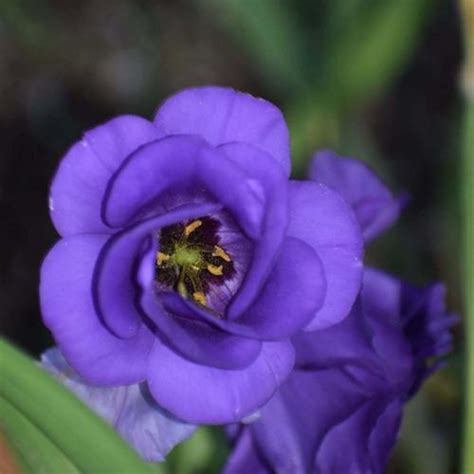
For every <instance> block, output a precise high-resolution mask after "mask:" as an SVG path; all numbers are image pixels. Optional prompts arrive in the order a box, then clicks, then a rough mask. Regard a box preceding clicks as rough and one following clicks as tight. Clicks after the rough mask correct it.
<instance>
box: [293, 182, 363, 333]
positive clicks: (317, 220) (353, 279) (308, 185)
mask: <svg viewBox="0 0 474 474" xmlns="http://www.w3.org/2000/svg"><path fill="white" fill-rule="evenodd" d="M288 235H290V236H293V237H297V238H299V239H301V240H303V241H304V242H306V243H308V244H309V245H311V246H312V247H313V248H314V249H315V250H316V253H317V254H318V256H319V258H320V259H321V261H322V263H323V268H324V275H325V278H326V284H327V291H326V297H325V299H324V302H323V305H322V307H321V308H320V309H319V310H318V311H317V312H316V314H315V317H314V319H313V320H312V321H311V322H310V323H309V324H308V326H307V327H306V329H307V330H308V331H313V330H315V329H323V328H326V327H329V326H332V325H334V324H336V323H338V322H339V321H341V320H342V319H343V318H345V317H346V316H347V314H348V313H349V311H350V309H351V307H352V305H353V303H354V301H355V298H356V296H357V293H358V292H359V289H360V284H361V279H362V262H361V257H362V236H361V234H360V230H359V226H358V224H357V221H356V220H355V217H354V214H353V212H352V211H351V209H350V208H349V206H348V205H347V204H346V203H345V202H344V200H343V199H342V198H341V197H340V196H339V195H338V194H337V193H335V192H334V191H332V190H331V189H329V188H327V187H326V186H324V185H322V184H316V183H312V182H309V181H303V182H296V181H291V182H290V226H289V229H288Z"/></svg>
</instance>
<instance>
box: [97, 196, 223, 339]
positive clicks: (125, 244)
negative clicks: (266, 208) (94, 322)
mask: <svg viewBox="0 0 474 474" xmlns="http://www.w3.org/2000/svg"><path fill="white" fill-rule="evenodd" d="M218 209H219V206H217V205H215V204H189V205H186V206H181V207H178V208H176V209H173V210H172V211H169V212H168V213H166V214H163V215H160V216H158V217H152V218H150V219H147V220H144V221H142V222H140V223H138V224H136V225H135V226H132V227H128V228H127V229H125V230H123V231H122V232H119V233H117V234H115V235H114V236H113V237H112V238H111V239H110V240H109V241H108V242H107V243H106V244H105V246H104V249H103V251H102V252H101V255H100V258H99V260H98V262H97V267H96V272H95V278H94V282H93V289H94V297H95V301H96V304H97V309H98V311H99V313H100V315H101V317H102V319H103V320H104V322H105V324H107V326H108V328H109V329H110V330H111V331H113V333H114V334H116V335H117V336H118V337H123V338H129V337H133V336H134V335H135V334H136V333H137V331H138V330H139V328H140V326H141V325H142V319H141V314H142V313H141V312H140V307H139V305H138V299H139V290H140V289H139V286H138V282H137V270H136V267H137V263H138V262H139V259H140V257H141V256H142V252H143V250H142V249H143V246H144V244H146V243H147V241H149V240H150V237H152V236H153V233H155V234H157V233H158V231H159V229H160V228H162V227H165V226H168V225H171V224H175V223H177V222H182V221H185V220H188V219H192V218H195V217H199V216H202V215H206V214H208V213H212V212H215V211H216V210H218ZM147 254H149V252H147ZM151 284H152V281H149V285H151Z"/></svg>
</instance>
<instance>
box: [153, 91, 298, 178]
mask: <svg viewBox="0 0 474 474" xmlns="http://www.w3.org/2000/svg"><path fill="white" fill-rule="evenodd" d="M155 124H156V126H157V127H158V129H159V130H160V131H161V132H162V133H163V134H165V135H176V134H192V135H199V136H201V137H203V138H205V139H206V140H207V141H208V142H209V143H210V144H211V145H214V146H217V145H222V144H224V143H230V142H242V143H248V144H250V145H254V146H256V147H258V148H260V149H262V150H264V151H266V152H267V153H269V154H270V155H271V156H272V157H273V158H274V159H275V160H276V161H277V162H278V163H279V164H280V165H281V166H282V169H283V170H284V171H285V173H286V174H287V175H288V174H289V170H290V166H291V163H290V143H289V135H288V129H287V127H286V123H285V119H284V118H283V115H282V113H281V112H280V110H279V109H278V108H277V107H275V106H274V105H273V104H271V103H270V102H267V101H266V100H263V99H259V98H255V97H252V96H251V95H249V94H244V93H242V92H237V91H235V90H233V89H230V88H224V87H196V88H192V89H186V90H184V91H181V92H178V93H177V94H176V95H174V96H172V97H170V98H169V99H167V100H166V101H165V102H164V103H163V104H162V105H161V107H160V108H159V109H158V112H157V114H156V117H155Z"/></svg>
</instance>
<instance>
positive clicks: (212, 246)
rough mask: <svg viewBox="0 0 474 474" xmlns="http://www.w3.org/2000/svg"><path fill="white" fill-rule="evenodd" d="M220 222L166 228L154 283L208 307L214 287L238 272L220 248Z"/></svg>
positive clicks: (210, 220) (194, 222)
mask: <svg viewBox="0 0 474 474" xmlns="http://www.w3.org/2000/svg"><path fill="white" fill-rule="evenodd" d="M220 225H221V224H220V222H219V221H218V220H216V219H214V218H212V217H207V216H205V217H201V218H199V219H194V220H192V221H188V222H184V223H178V224H174V225H171V226H167V227H163V228H162V229H161V231H160V234H159V248H160V250H159V251H158V252H157V254H156V263H155V270H156V271H155V280H156V281H157V282H158V283H159V284H161V285H164V286H166V287H168V288H173V289H174V290H175V291H177V292H178V293H179V294H180V295H181V296H183V297H185V298H190V299H192V300H193V301H195V302H196V303H198V304H200V305H203V306H208V301H207V295H208V294H209V291H210V290H211V289H212V287H213V286H220V285H223V284H224V283H225V282H226V281H227V280H229V279H230V278H232V276H233V275H234V273H235V269H234V263H233V261H232V257H231V256H230V254H229V253H228V252H226V250H225V249H224V248H223V247H222V246H220V245H219V241H220V237H219V235H218V233H217V231H218V230H219V227H220Z"/></svg>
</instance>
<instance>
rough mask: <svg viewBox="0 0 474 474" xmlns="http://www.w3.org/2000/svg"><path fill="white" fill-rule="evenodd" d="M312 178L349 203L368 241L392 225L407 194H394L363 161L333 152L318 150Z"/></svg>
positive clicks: (314, 159) (404, 202)
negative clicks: (343, 156) (395, 195)
mask: <svg viewBox="0 0 474 474" xmlns="http://www.w3.org/2000/svg"><path fill="white" fill-rule="evenodd" d="M309 176H310V179H312V180H313V181H316V182H318V183H323V184H325V185H327V186H329V187H330V188H332V189H334V190H335V191H337V192H338V193H340V194H341V195H342V196H343V197H344V199H345V200H346V202H347V203H348V204H350V206H351V207H352V209H353V210H354V213H355V215H356V217H357V220H358V221H359V224H360V226H361V228H362V233H363V235H364V239H365V240H366V241H369V240H372V239H373V238H374V237H377V235H379V234H381V233H382V232H383V231H384V230H385V229H387V228H388V227H390V226H391V225H392V224H393V223H394V222H395V221H396V220H397V219H398V217H399V215H400V211H401V210H402V209H403V207H404V206H405V204H406V202H407V199H408V196H407V195H406V194H401V195H400V196H397V197H394V196H393V194H392V193H391V191H390V189H389V188H388V187H387V186H385V184H384V183H383V182H382V180H381V179H380V178H379V177H378V176H377V175H376V174H375V173H374V172H373V171H372V170H371V169H370V168H369V167H368V166H367V165H365V164H364V163H363V162H362V161H359V160H354V159H352V158H342V157H340V156H338V155H336V154H335V153H333V152H331V151H327V150H326V151H321V152H319V153H316V155H315V156H314V158H313V161H312V163H311V168H310V173H309Z"/></svg>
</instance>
